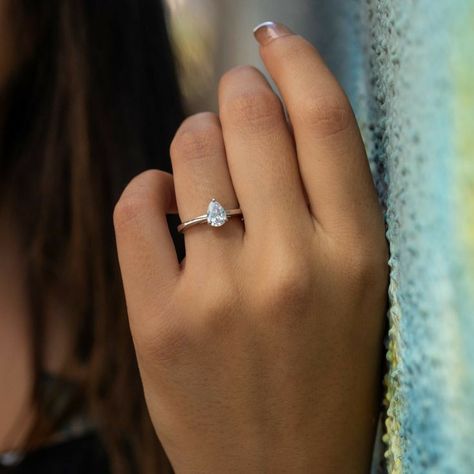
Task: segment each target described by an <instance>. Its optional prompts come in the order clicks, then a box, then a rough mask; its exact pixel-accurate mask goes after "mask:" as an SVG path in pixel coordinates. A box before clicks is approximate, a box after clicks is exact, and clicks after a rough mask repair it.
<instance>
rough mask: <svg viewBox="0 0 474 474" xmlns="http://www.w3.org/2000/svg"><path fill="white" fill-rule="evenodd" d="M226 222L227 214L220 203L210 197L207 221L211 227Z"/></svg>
mask: <svg viewBox="0 0 474 474" xmlns="http://www.w3.org/2000/svg"><path fill="white" fill-rule="evenodd" d="M226 222H227V214H226V212H225V209H224V208H223V207H222V205H221V204H220V203H219V202H218V201H216V200H215V199H212V201H211V202H210V203H209V206H208V208H207V223H208V224H209V225H212V226H213V227H220V226H221V225H224V224H225V223H226Z"/></svg>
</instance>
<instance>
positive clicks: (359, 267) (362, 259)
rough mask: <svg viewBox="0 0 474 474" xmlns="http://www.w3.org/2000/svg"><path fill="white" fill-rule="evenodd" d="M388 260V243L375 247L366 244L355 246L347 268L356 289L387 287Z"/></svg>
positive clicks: (347, 261) (346, 262)
mask: <svg viewBox="0 0 474 474" xmlns="http://www.w3.org/2000/svg"><path fill="white" fill-rule="evenodd" d="M388 259H389V255H388V247H387V245H386V243H385V244H383V245H378V246H373V247H370V246H368V245H365V244H364V245H354V246H352V248H351V251H350V255H349V256H348V257H346V259H345V267H346V268H347V269H348V274H349V275H350V278H351V281H352V282H353V283H354V284H355V286H356V287H358V288H377V287H380V286H383V287H385V285H386V284H387V282H388V273H389V266H388Z"/></svg>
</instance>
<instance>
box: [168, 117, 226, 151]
mask: <svg viewBox="0 0 474 474" xmlns="http://www.w3.org/2000/svg"><path fill="white" fill-rule="evenodd" d="M220 136H221V129H220V125H219V122H218V119H217V117H216V116H215V114H212V113H210V112H203V113H200V114H196V115H194V116H192V117H189V118H188V119H186V120H185V121H184V122H183V123H182V124H181V126H180V128H179V129H178V131H177V132H176V135H175V136H174V138H173V141H172V142H171V146H170V153H171V155H172V156H173V157H179V158H180V159H183V160H186V159H200V158H205V157H206V156H208V155H209V153H210V152H212V151H213V150H215V149H216V147H217V146H219V143H220V139H219V138H220Z"/></svg>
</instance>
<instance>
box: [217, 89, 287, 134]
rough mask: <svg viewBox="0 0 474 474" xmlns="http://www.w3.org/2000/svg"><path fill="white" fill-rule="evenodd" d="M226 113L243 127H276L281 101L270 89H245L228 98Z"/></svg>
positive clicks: (225, 107)
mask: <svg viewBox="0 0 474 474" xmlns="http://www.w3.org/2000/svg"><path fill="white" fill-rule="evenodd" d="M223 107H224V112H223V113H224V114H225V115H227V116H228V117H229V120H232V121H234V122H235V123H237V124H238V125H239V126H240V127H241V128H252V129H253V130H254V129H257V130H262V129H263V130H264V129H271V128H274V126H275V124H276V123H277V120H278V118H279V114H280V113H281V103H280V100H279V99H278V97H277V96H276V95H275V94H274V93H273V92H272V91H270V90H267V89H264V88H260V89H259V90H257V89H255V90H245V91H240V92H239V93H238V94H235V95H234V96H232V97H230V98H228V99H227V100H226V102H225V104H224V106H223Z"/></svg>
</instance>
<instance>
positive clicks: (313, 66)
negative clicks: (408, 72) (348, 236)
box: [254, 22, 381, 231]
mask: <svg viewBox="0 0 474 474" xmlns="http://www.w3.org/2000/svg"><path fill="white" fill-rule="evenodd" d="M254 33H255V37H256V39H257V41H258V42H259V43H260V45H261V46H260V54H261V57H262V59H263V62H264V64H265V66H266V68H267V70H268V72H269V73H270V75H271V76H272V78H273V80H274V81H275V84H276V85H277V87H278V89H279V90H280V92H281V95H282V98H283V100H284V102H285V105H286V107H287V110H288V115H289V117H290V120H291V123H292V125H293V130H294V135H295V142H296V148H297V155H298V162H299V167H300V172H301V176H302V180H303V183H304V186H305V188H306V192H307V195H308V198H309V201H310V206H311V210H312V214H313V216H314V217H315V218H316V220H317V221H318V222H319V223H320V224H321V225H322V227H323V228H326V229H327V230H329V231H331V230H334V229H336V230H341V229H345V230H346V231H347V230H349V231H353V230H355V229H356V228H357V229H360V230H362V229H365V228H367V225H370V226H373V224H374V219H379V220H380V215H381V212H380V206H379V203H378V199H377V195H376V192H375V187H374V184H373V180H372V175H371V173H370V168H369V164H368V161H367V157H366V154H365V148H364V145H363V142H362V138H361V136H360V133H359V128H358V126H357V122H356V119H355V117H354V114H353V112H352V108H351V106H350V104H349V101H348V99H347V97H346V95H345V93H344V91H343V90H342V88H341V87H340V85H339V84H338V82H337V80H336V79H335V77H334V76H333V75H332V74H331V72H330V71H329V69H328V67H327V66H326V64H325V63H324V61H323V60H322V58H321V56H320V55H319V53H318V52H317V51H316V49H315V48H314V47H313V46H312V45H311V44H310V43H309V42H308V41H307V40H305V39H304V38H302V37H301V36H299V35H296V34H294V33H293V32H292V31H290V30H289V29H288V28H287V27H285V26H284V25H281V24H278V23H273V22H265V23H262V24H261V25H259V26H257V28H256V29H255V30H254ZM377 216H378V217H377ZM380 223H381V222H380ZM348 226H350V227H348ZM355 226H356V227H355Z"/></svg>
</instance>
